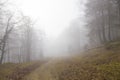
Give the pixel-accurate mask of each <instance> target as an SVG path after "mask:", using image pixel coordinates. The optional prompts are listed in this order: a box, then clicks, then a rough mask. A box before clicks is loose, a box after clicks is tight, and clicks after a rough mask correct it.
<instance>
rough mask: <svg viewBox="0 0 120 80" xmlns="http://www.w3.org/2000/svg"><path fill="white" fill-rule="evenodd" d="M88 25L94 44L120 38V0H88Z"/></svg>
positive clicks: (91, 40)
mask: <svg viewBox="0 0 120 80" xmlns="http://www.w3.org/2000/svg"><path fill="white" fill-rule="evenodd" d="M86 6H87V9H86V17H87V27H88V28H89V38H90V43H91V44H92V45H99V44H103V43H106V42H109V41H114V40H119V39H120V0H88V2H87V4H86Z"/></svg>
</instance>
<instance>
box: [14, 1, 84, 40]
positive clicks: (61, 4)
mask: <svg viewBox="0 0 120 80" xmlns="http://www.w3.org/2000/svg"><path fill="white" fill-rule="evenodd" d="M81 3H82V1H81ZM14 4H15V5H16V6H17V7H18V9H19V10H21V11H22V12H23V13H24V14H25V15H28V16H31V17H32V19H34V20H35V21H36V23H37V26H36V28H37V29H43V30H45V33H46V34H47V36H48V37H49V38H55V37H57V36H58V35H59V34H61V32H62V31H63V30H64V29H65V28H66V27H68V26H69V25H70V23H71V22H72V21H73V20H75V19H77V18H79V16H83V10H84V7H83V4H81V6H79V4H80V0H17V1H16V0H15V1H14ZM78 6H79V7H81V8H79V7H78Z"/></svg>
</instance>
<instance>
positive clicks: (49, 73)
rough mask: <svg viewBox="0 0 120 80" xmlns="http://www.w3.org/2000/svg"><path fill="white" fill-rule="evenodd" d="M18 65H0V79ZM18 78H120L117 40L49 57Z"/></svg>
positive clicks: (100, 79) (84, 79)
mask: <svg viewBox="0 0 120 80" xmlns="http://www.w3.org/2000/svg"><path fill="white" fill-rule="evenodd" d="M37 64H38V63H37ZM37 64H34V65H37ZM18 65H19V66H20V65H21V64H3V65H1V66H0V80H4V79H3V78H2V77H4V76H5V75H8V74H9V75H10V74H12V72H13V71H15V68H16V66H18ZM24 65H25V64H24ZM28 65H30V64H28ZM28 65H26V66H28ZM32 65H33V63H32ZM5 66H6V67H5ZM11 66H12V67H11ZM26 66H25V67H26ZM21 67H22V66H21ZM18 80H120V42H112V43H108V44H105V45H104V46H103V47H98V48H94V49H91V50H88V51H86V52H83V53H81V54H79V55H75V56H73V57H70V58H63V59H61V58H60V59H58V58H57V59H52V60H50V61H48V62H46V63H44V64H42V65H41V66H39V67H37V68H35V69H34V70H32V71H31V72H29V74H26V75H24V78H22V79H18Z"/></svg>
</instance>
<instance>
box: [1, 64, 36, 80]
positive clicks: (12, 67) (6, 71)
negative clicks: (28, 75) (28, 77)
mask: <svg viewBox="0 0 120 80" xmlns="http://www.w3.org/2000/svg"><path fill="white" fill-rule="evenodd" d="M33 63H34V62H31V63H21V64H15V63H5V64H2V65H0V80H6V76H8V75H10V74H12V73H13V72H14V71H16V69H23V68H25V67H27V66H30V65H32V64H33Z"/></svg>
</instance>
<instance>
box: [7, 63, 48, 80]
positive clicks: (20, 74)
mask: <svg viewBox="0 0 120 80" xmlns="http://www.w3.org/2000/svg"><path fill="white" fill-rule="evenodd" d="M44 63H46V61H43V62H42V63H38V62H37V63H34V64H32V65H30V66H28V67H25V68H23V69H17V70H16V71H14V72H13V73H12V74H11V75H9V76H7V80H22V79H23V78H24V77H25V76H26V75H28V74H29V73H30V72H32V71H34V70H35V69H37V68H38V67H40V66H41V65H42V64H44Z"/></svg>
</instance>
